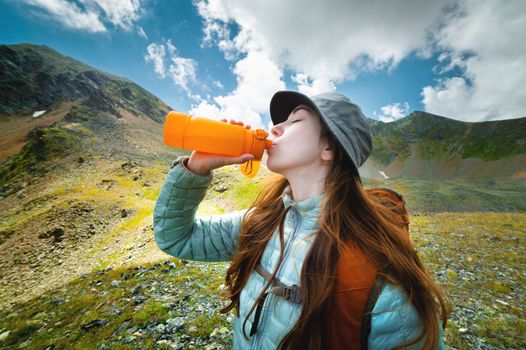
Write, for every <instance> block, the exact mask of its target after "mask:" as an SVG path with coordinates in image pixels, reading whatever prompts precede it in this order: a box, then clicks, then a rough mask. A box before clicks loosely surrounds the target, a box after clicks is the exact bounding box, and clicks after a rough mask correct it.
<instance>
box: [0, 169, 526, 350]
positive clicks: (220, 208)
mask: <svg viewBox="0 0 526 350" xmlns="http://www.w3.org/2000/svg"><path fill="white" fill-rule="evenodd" d="M124 168H126V167H124ZM97 169H98V172H100V173H102V174H104V175H100V176H99V177H96V176H95V175H94V174H89V175H88V174H86V175H85V176H86V177H85V178H82V176H80V174H73V175H75V176H73V177H72V178H71V179H70V180H63V181H62V182H59V183H57V184H56V186H55V187H54V188H50V189H49V192H48V195H49V194H52V195H53V194H54V195H60V196H66V197H67V198H68V199H76V200H78V201H87V200H88V199H95V198H96V199H97V201H98V204H99V205H100V206H102V207H104V204H105V203H106V204H108V203H119V208H123V209H128V210H130V215H129V217H127V218H121V219H119V220H116V223H115V224H114V225H112V226H110V227H108V230H107V231H106V232H104V234H102V235H99V236H95V237H96V239H94V240H91V241H88V243H86V245H85V246H84V248H83V249H81V250H78V251H77V253H76V254H72V255H71V256H70V257H67V256H66V255H64V256H62V257H61V259H62V260H63V261H64V262H63V263H62V265H61V266H64V265H69V264H74V261H76V263H77V265H78V264H80V265H82V267H83V268H82V269H80V270H76V271H75V273H72V272H71V271H70V273H67V274H63V270H61V267H60V266H58V265H54V266H53V269H55V270H56V271H54V272H49V271H48V273H51V276H53V277H54V278H57V279H58V280H56V281H57V282H59V283H56V284H55V285H47V288H49V290H48V291H44V290H43V289H40V290H38V291H37V292H36V293H33V295H32V299H30V298H28V297H25V298H24V297H23V295H22V296H20V295H19V296H18V297H15V298H17V299H18V300H19V304H18V305H16V306H15V307H11V308H8V310H9V311H7V312H4V313H3V314H2V315H0V319H2V323H0V334H2V333H5V332H9V333H5V334H6V336H5V337H4V342H3V346H4V347H6V348H10V347H18V346H19V345H20V344H23V343H25V344H27V345H29V344H30V345H31V348H44V347H45V346H47V345H50V344H55V348H66V347H67V348H71V346H72V344H76V345H75V346H77V348H92V347H93V348H94V347H95V345H94V344H97V345H98V346H101V347H102V348H104V346H106V348H130V349H131V348H137V347H141V348H151V347H154V345H155V344H156V342H157V341H159V340H165V341H170V342H179V343H180V344H183V345H182V348H185V349H186V348H188V349H189V348H199V346H197V345H196V344H202V345H203V344H209V345H210V344H216V347H217V348H229V347H230V346H231V343H230V342H231V340H230V332H231V321H232V316H225V315H220V314H219V313H218V309H219V308H220V307H221V305H224V303H222V302H221V300H220V295H221V283H222V282H223V277H224V273H225V271H226V267H227V265H226V264H206V263H193V262H190V263H188V262H181V261H180V260H179V259H176V258H171V259H169V260H166V259H167V256H166V255H165V254H164V253H162V252H160V251H159V250H158V249H157V248H156V246H155V244H154V242H153V238H152V231H151V214H152V210H153V205H154V200H155V198H156V196H157V193H158V190H159V186H160V185H161V183H162V179H163V178H164V174H165V173H166V171H167V167H166V164H165V165H159V166H154V167H150V168H145V167H132V168H131V169H128V170H126V171H125V170H123V166H122V164H120V163H117V164H105V165H104V164H103V163H100V164H98V165H97ZM81 172H82V171H80V170H79V173H81ZM76 176H79V178H78V181H73V179H74V178H76ZM90 176H91V178H90ZM137 176H139V180H135V181H134V180H133V179H134V178H135V177H137ZM263 176H264V173H262V174H260V175H259V176H258V177H257V178H256V181H253V182H248V181H246V180H244V179H243V178H242V177H241V176H240V175H239V174H238V171H237V169H236V168H235V167H228V168H224V169H222V170H221V171H218V172H216V176H215V177H214V182H213V184H212V189H211V190H209V191H208V193H207V196H206V198H205V201H204V202H203V203H202V205H201V206H200V208H199V211H198V215H214V214H220V213H224V212H229V211H232V210H238V209H242V208H245V207H246V206H247V205H248V204H249V203H250V202H251V200H253V198H254V196H255V194H256V193H257V191H258V189H259V186H260V185H259V184H260V180H261V179H262V177H263ZM102 179H104V180H108V181H106V182H105V183H104V184H105V185H104V186H109V184H111V189H110V190H107V189H106V188H107V187H104V186H102V187H101V180H102ZM110 180H111V181H110ZM145 182H148V183H150V186H146V187H144V186H142V184H143V183H145ZM366 185H369V186H373V185H374V186H376V185H383V186H384V185H386V184H385V183H383V184H380V183H375V182H372V183H368V184H367V183H366ZM389 185H390V186H389V187H391V188H395V189H397V190H399V191H401V192H402V193H404V195H405V197H406V199H407V200H408V205H409V206H411V205H412V203H418V205H426V202H425V201H423V202H422V199H421V198H420V197H419V196H420V195H418V193H420V192H421V189H420V188H418V189H417V188H416V187H414V186H416V185H419V186H420V187H423V188H428V190H429V191H430V192H433V193H436V192H439V193H441V195H443V196H444V197H441V196H438V200H437V201H439V202H442V201H444V202H442V203H452V202H455V201H456V200H458V198H460V197H458V194H457V197H455V193H456V192H458V186H460V187H461V188H462V186H463V188H465V189H466V190H469V189H471V190H473V191H475V190H478V191H482V186H480V187H475V185H474V184H463V185H461V184H454V183H453V182H451V183H448V184H443V183H436V184H434V186H439V187H432V186H430V185H429V183H419V182H418V181H417V180H408V181H407V182H404V181H402V180H400V181H398V182H395V183H390V184H389ZM391 185H392V186H391ZM404 186H405V187H404ZM455 186H457V187H455ZM470 186H471V187H470ZM448 188H449V192H450V193H449V195H448V194H447V192H448V191H447V190H445V189H448ZM224 189H226V190H225V191H223V190H224ZM510 190H511V191H513V189H510ZM515 190H516V191H523V190H520V189H515ZM522 193H524V192H522ZM494 194H495V197H494V198H492V199H486V200H487V201H489V202H488V203H490V205H496V203H498V202H499V201H501V200H502V199H503V198H507V197H508V193H507V192H503V193H501V194H499V192H498V191H496V190H494ZM460 196H463V195H462V194H460ZM469 196H471V197H472V194H470V193H468V194H466V198H468V197H469ZM466 200H467V199H466ZM419 201H420V202H419ZM428 205H431V204H428ZM434 205H436V201H435V204H432V205H431V207H433V206H434ZM462 205H463V204H462ZM484 206H485V204H484V205H481V206H480V208H483V207H484ZM475 207H476V204H475ZM437 209H439V211H441V212H438V213H424V212H417V211H414V212H413V215H412V216H411V222H412V224H411V232H412V237H413V240H414V243H415V246H416V247H417V249H418V251H419V252H420V254H421V256H422V258H423V260H424V262H425V263H426V265H427V266H428V267H429V269H430V270H431V271H432V272H433V273H434V275H435V276H436V279H437V280H438V281H439V282H440V283H441V284H442V285H443V286H444V287H445V288H446V289H447V290H448V293H449V295H450V297H451V299H452V302H453V305H454V310H453V314H452V317H451V319H450V322H449V327H448V328H447V330H446V337H447V342H448V344H449V345H450V346H453V347H455V348H458V349H470V348H473V347H474V346H483V345H484V344H489V346H490V347H495V348H517V349H519V348H523V347H524V346H526V343H525V342H524V339H523V338H522V334H523V333H524V330H525V322H524V319H525V317H524V316H525V315H524V309H525V308H524V306H525V305H524V304H525V300H524V297H523V295H524V292H525V291H524V282H525V281H524V276H522V275H521V274H520V273H519V271H522V270H523V269H524V265H525V261H524V256H523V255H522V254H521V250H520V242H522V241H523V240H524V239H525V238H526V237H525V233H526V214H524V212H522V213H506V212H503V213H491V212H458V213H453V212H444V211H443V210H444V204H441V205H439V206H438V207H437ZM37 210H40V211H42V210H45V209H43V208H40V209H36V208H35V212H32V211H30V212H29V213H28V212H19V213H17V214H15V215H13V216H11V215H10V214H8V215H6V216H5V217H4V218H3V220H4V221H3V223H4V228H5V227H6V226H10V225H13V223H14V222H22V221H23V220H30V219H31V215H32V214H35V213H36V211H37ZM7 218H12V219H7ZM6 220H7V221H6ZM11 220H12V221H11ZM11 239H12V238H11ZM475 242H476V244H474V243H475ZM78 252H82V254H79V253H78ZM169 261H171V262H169ZM42 269H43V274H44V275H45V274H46V269H45V268H44V267H43V268H42ZM66 270H67V269H66ZM37 277H38V276H37ZM60 277H63V278H62V280H60ZM66 277H67V278H66ZM40 278H43V275H40ZM115 281H118V282H115ZM112 282H113V284H112ZM141 286H142V287H141ZM4 287H5V286H4ZM8 292H9V291H2V295H9V294H6V293H8ZM138 296H142V297H144V298H145V300H144V301H143V302H139V303H137V302H136V301H135V300H136V299H134V298H137V297H138ZM116 310H118V313H117V311H116ZM211 310H212V311H211ZM116 313H117V314H116ZM177 317H182V319H184V324H183V325H179V326H178V328H176V329H174V330H173V332H172V333H171V335H170V336H169V338H167V335H166V334H163V333H159V332H156V331H154V330H153V329H154V328H155V327H159V325H160V324H164V325H168V324H169V323H170V322H172V321H173V320H174V319H177ZM97 320H98V321H97ZM167 320H172V321H168V322H167ZM90 322H91V323H90ZM97 322H99V323H97ZM97 324H98V326H97ZM90 327H92V328H90ZM211 334H213V336H212V335H211ZM174 337H176V338H177V340H174V339H175V338H174ZM0 338H1V337H0ZM167 339H168V340H167ZM191 341H193V342H194V345H193V346H192V345H191V344H192V343H191ZM481 342H483V343H481ZM104 344H105V345H104ZM477 344H478V345H477ZM480 344H483V345H480ZM165 345H166V344H165ZM163 346H164V345H163ZM203 346H204V345H203ZM161 348H162V347H161Z"/></svg>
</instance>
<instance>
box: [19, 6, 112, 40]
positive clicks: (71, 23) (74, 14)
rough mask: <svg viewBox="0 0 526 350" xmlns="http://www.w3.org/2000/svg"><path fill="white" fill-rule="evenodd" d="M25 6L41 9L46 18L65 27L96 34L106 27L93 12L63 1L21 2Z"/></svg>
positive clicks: (103, 30)
mask: <svg viewBox="0 0 526 350" xmlns="http://www.w3.org/2000/svg"><path fill="white" fill-rule="evenodd" d="M23 1H25V2H26V3H27V4H29V5H32V6H35V7H39V8H42V9H43V10H44V11H45V12H46V13H47V16H49V17H51V18H53V19H56V20H58V21H60V22H62V23H63V24H64V25H65V26H66V27H69V28H73V29H80V30H86V31H88V32H92V33H97V32H105V31H106V27H105V26H104V24H103V23H102V21H101V19H100V18H99V14H98V13H97V12H94V11H88V10H82V9H81V8H79V7H78V6H77V5H76V4H74V3H69V2H67V1H64V0H23Z"/></svg>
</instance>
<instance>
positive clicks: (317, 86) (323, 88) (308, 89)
mask: <svg viewBox="0 0 526 350" xmlns="http://www.w3.org/2000/svg"><path fill="white" fill-rule="evenodd" d="M292 81H294V82H295V83H296V85H297V86H298V91H299V92H301V93H303V94H305V95H307V96H313V95H316V94H319V93H322V92H327V91H333V90H335V89H336V87H335V86H334V83H333V82H332V81H330V80H328V79H325V78H319V79H311V78H309V77H308V75H306V74H303V73H298V74H294V75H292Z"/></svg>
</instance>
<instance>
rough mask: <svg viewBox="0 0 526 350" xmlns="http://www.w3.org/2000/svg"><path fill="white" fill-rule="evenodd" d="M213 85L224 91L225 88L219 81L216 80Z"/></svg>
mask: <svg viewBox="0 0 526 350" xmlns="http://www.w3.org/2000/svg"><path fill="white" fill-rule="evenodd" d="M213 84H214V85H215V86H216V87H218V88H219V89H223V88H224V86H223V84H222V83H221V82H220V81H219V80H214V82H213Z"/></svg>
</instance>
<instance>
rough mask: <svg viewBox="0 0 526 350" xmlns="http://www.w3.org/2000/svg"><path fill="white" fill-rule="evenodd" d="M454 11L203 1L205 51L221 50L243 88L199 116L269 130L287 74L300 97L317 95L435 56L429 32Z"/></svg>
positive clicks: (405, 5)
mask: <svg viewBox="0 0 526 350" xmlns="http://www.w3.org/2000/svg"><path fill="white" fill-rule="evenodd" d="M446 4H447V2H421V1H418V2H414V1H405V2H396V4H395V3H394V2H391V1H373V2H367V3H364V2H361V1H348V0H339V1H333V2H331V5H330V6H327V4H326V3H323V2H320V1H314V0H311V1H305V0H294V1H286V2H283V1H268V0H253V1H242V0H208V1H206V0H202V1H198V2H197V3H196V7H197V10H198V13H199V14H200V15H201V17H202V18H203V21H204V26H203V42H202V45H216V46H217V47H218V48H219V49H220V50H221V51H222V52H223V53H224V56H225V58H226V59H227V60H230V61H232V62H234V63H235V65H234V66H235V71H234V74H236V77H237V81H238V86H237V88H236V89H235V90H233V91H232V92H230V93H229V94H227V95H225V96H217V97H215V98H212V99H211V100H207V101H201V103H199V104H198V105H196V106H193V112H194V114H201V115H202V116H208V117H212V116H213V115H218V118H219V117H227V118H239V119H242V120H244V121H245V122H247V121H249V122H250V123H252V126H255V127H261V124H262V122H261V120H260V118H259V115H260V114H262V113H266V112H268V103H269V101H270V98H271V97H272V94H273V93H274V92H276V91H277V90H280V89H284V88H285V83H284V80H283V74H284V72H287V74H289V73H290V74H291V77H292V80H293V82H294V83H295V84H296V86H297V89H298V90H299V91H301V92H303V93H305V94H306V95H314V94H317V93H319V92H323V91H330V90H334V89H335V86H336V84H338V83H340V82H342V81H345V80H348V79H354V78H355V77H356V75H357V74H359V72H361V71H363V70H367V71H370V70H375V69H381V68H385V67H394V66H396V65H397V64H398V63H399V62H400V60H402V59H403V58H404V57H406V56H407V55H408V54H409V53H411V52H415V51H418V52H419V53H420V54H421V55H422V56H425V55H429V52H430V43H429V38H430V35H429V33H428V28H430V27H431V26H432V25H433V24H434V23H436V22H437V20H438V19H439V17H440V14H441V8H442V6H445V5H446ZM298 9H301V10H298ZM234 27H236V30H235V31H234V30H231V29H232V28H234ZM256 58H257V59H256ZM245 66H248V67H249V69H244V67H245ZM253 123H256V125H254V124H253Z"/></svg>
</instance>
